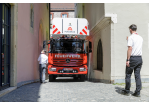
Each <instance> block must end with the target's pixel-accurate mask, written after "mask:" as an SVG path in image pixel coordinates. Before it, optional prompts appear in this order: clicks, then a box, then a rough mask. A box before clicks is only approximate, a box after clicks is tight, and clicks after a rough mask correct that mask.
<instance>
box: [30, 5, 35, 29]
mask: <svg viewBox="0 0 149 105" xmlns="http://www.w3.org/2000/svg"><path fill="white" fill-rule="evenodd" d="M30 7H31V9H30V26H31V28H33V27H34V8H33V4H31V5H30Z"/></svg>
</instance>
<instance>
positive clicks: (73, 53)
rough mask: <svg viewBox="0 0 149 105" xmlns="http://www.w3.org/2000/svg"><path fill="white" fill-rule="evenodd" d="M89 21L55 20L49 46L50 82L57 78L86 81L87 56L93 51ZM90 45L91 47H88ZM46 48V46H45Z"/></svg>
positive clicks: (73, 19) (75, 19) (79, 19)
mask: <svg viewBox="0 0 149 105" xmlns="http://www.w3.org/2000/svg"><path fill="white" fill-rule="evenodd" d="M87 36H89V30H88V21H87V20H86V19H84V18H54V19H53V20H52V34H51V36H50V40H49V41H48V42H44V43H47V45H48V67H47V69H48V70H47V71H48V74H49V82H52V81H53V80H54V79H56V77H74V79H80V80H81V81H84V80H85V78H86V76H87V73H88V66H87V54H88V53H90V52H92V51H91V42H89V41H87V40H85V38H86V37H87ZM86 43H89V46H90V47H87V46H86ZM43 46H45V44H43Z"/></svg>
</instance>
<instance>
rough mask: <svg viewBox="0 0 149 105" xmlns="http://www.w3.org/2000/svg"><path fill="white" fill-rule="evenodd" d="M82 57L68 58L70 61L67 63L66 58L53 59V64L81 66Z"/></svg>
mask: <svg viewBox="0 0 149 105" xmlns="http://www.w3.org/2000/svg"><path fill="white" fill-rule="evenodd" d="M82 63H83V59H70V62H69V63H67V62H66V59H54V60H53V65H55V66H81V65H82Z"/></svg>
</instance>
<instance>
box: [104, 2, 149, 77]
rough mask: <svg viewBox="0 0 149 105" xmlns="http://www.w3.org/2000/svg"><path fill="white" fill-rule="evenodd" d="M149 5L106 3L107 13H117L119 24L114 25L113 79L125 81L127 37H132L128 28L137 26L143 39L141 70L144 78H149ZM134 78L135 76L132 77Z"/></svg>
mask: <svg viewBox="0 0 149 105" xmlns="http://www.w3.org/2000/svg"><path fill="white" fill-rule="evenodd" d="M148 10H149V4H147V3H141V4H140V3H139V4H138V3H133V4H132V3H131V4H130V3H127V4H125V3H121V4H120V3H116V4H114V3H105V13H116V14H117V20H118V22H117V23H116V24H114V39H113V42H114V43H113V44H114V47H112V49H114V52H112V53H111V54H112V56H114V57H113V58H112V61H113V62H114V65H113V66H114V69H112V75H111V76H112V79H125V66H126V64H125V63H126V57H127V41H126V36H130V33H129V30H128V27H129V26H130V25H131V24H136V25H137V27H138V30H137V32H138V34H140V35H141V36H142V37H143V39H144V42H143V67H142V70H141V77H142V78H149V72H148V68H149V62H148V59H149V47H148V23H149V11H148ZM132 78H134V76H132Z"/></svg>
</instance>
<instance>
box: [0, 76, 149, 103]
mask: <svg viewBox="0 0 149 105" xmlns="http://www.w3.org/2000/svg"><path fill="white" fill-rule="evenodd" d="M46 82H47V83H45V84H40V83H39V82H38V83H32V84H28V85H24V86H22V87H20V88H18V89H16V90H14V91H12V92H10V93H8V94H6V95H4V96H2V97H0V102H140V101H141V102H149V83H143V84H142V85H143V89H142V91H141V97H139V98H138V97H134V96H125V95H122V94H121V90H122V89H123V88H124V86H125V85H119V84H115V85H113V84H105V83H99V82H89V81H85V82H80V81H79V80H73V78H69V77H68V78H57V80H55V81H54V82H48V80H46ZM134 90H135V84H132V88H131V91H132V92H134ZM132 92H131V93H132Z"/></svg>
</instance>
